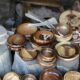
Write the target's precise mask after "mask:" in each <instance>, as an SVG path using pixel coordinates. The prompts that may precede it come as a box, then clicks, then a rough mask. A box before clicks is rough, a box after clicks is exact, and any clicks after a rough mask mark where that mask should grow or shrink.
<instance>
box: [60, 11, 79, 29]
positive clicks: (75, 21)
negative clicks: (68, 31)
mask: <svg viewBox="0 0 80 80" xmlns="http://www.w3.org/2000/svg"><path fill="white" fill-rule="evenodd" d="M59 22H60V23H63V24H70V25H71V26H73V28H75V27H79V25H80V12H78V11H75V10H67V11H64V12H63V13H62V14H61V15H60V18H59Z"/></svg>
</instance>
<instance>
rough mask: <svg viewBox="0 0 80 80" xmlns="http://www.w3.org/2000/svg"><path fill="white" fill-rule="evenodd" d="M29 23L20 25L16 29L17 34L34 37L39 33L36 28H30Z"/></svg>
mask: <svg viewBox="0 0 80 80" xmlns="http://www.w3.org/2000/svg"><path fill="white" fill-rule="evenodd" d="M28 24H29V23H23V24H21V25H19V26H18V27H17V29H16V32H17V33H18V34H21V35H32V34H34V33H35V32H36V31H37V27H36V26H29V25H28Z"/></svg>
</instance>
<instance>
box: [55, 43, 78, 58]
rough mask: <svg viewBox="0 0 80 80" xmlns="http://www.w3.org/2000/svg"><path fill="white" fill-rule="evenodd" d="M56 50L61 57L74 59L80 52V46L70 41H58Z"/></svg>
mask: <svg viewBox="0 0 80 80" xmlns="http://www.w3.org/2000/svg"><path fill="white" fill-rule="evenodd" d="M55 48H56V51H57V53H58V57H59V58H63V59H73V58H76V56H78V54H79V47H78V46H77V45H74V44H70V43H69V42H64V43H58V44H57V45H56V46H55Z"/></svg>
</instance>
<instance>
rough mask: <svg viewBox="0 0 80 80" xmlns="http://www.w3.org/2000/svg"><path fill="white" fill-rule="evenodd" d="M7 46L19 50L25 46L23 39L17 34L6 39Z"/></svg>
mask: <svg viewBox="0 0 80 80" xmlns="http://www.w3.org/2000/svg"><path fill="white" fill-rule="evenodd" d="M7 41H8V46H9V48H10V49H13V50H14V49H17V48H21V47H22V46H23V45H24V44H25V37H24V36H22V35H19V34H14V35H11V36H9V38H8V40H7Z"/></svg>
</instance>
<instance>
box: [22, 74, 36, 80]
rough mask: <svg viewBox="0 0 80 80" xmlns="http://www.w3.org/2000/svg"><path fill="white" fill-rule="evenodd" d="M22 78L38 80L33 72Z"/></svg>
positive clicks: (23, 79)
mask: <svg viewBox="0 0 80 80" xmlns="http://www.w3.org/2000/svg"><path fill="white" fill-rule="evenodd" d="M21 80H37V78H36V77H35V76H34V75H32V74H26V75H24V76H23V77H22V79H21Z"/></svg>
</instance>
